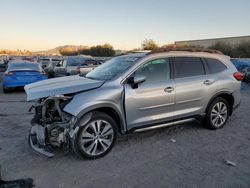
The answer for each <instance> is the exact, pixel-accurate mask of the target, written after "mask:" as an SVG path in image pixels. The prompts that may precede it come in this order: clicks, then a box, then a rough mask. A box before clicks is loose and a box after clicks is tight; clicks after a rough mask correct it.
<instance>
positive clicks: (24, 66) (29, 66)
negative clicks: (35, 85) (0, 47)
mask: <svg viewBox="0 0 250 188" xmlns="http://www.w3.org/2000/svg"><path fill="white" fill-rule="evenodd" d="M15 70H35V71H41V68H40V66H39V64H35V63H21V62H20V63H10V65H9V67H8V71H15Z"/></svg>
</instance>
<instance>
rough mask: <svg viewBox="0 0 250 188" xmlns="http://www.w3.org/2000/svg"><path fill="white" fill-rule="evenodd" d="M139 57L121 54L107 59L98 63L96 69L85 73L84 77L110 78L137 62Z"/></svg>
mask: <svg viewBox="0 0 250 188" xmlns="http://www.w3.org/2000/svg"><path fill="white" fill-rule="evenodd" d="M140 58H141V57H128V56H121V57H116V58H112V59H110V60H108V61H107V62H105V63H104V64H102V65H100V66H99V67H97V68H96V69H94V70H92V71H91V72H89V73H88V74H87V75H86V78H91V79H96V80H111V79H114V78H116V77H118V76H120V75H121V74H122V73H124V72H125V71H126V70H127V69H128V68H129V67H131V66H132V65H133V64H134V63H135V62H137V61H138V60H139V59H140Z"/></svg>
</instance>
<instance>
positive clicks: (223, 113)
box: [205, 97, 230, 130]
mask: <svg viewBox="0 0 250 188" xmlns="http://www.w3.org/2000/svg"><path fill="white" fill-rule="evenodd" d="M229 110H230V108H229V104H228V102H227V100H225V99H224V98H222V97H218V98H216V99H215V100H214V101H213V102H212V103H211V104H210V106H209V108H208V110H207V114H206V117H205V125H206V127H207V128H209V129H212V130H215V129H220V128H222V127H223V126H224V125H225V124H226V122H227V120H228V116H229Z"/></svg>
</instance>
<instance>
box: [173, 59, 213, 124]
mask: <svg viewBox="0 0 250 188" xmlns="http://www.w3.org/2000/svg"><path fill="white" fill-rule="evenodd" d="M173 62H174V67H175V68H174V69H175V84H176V85H175V90H176V97H175V103H176V104H175V112H174V118H175V119H180V118H183V117H187V116H193V115H197V114H200V113H202V112H203V110H204V106H205V103H206V101H207V95H209V90H210V88H211V86H212V84H213V80H211V78H210V79H208V77H209V76H208V75H206V70H205V64H204V62H203V60H202V59H201V58H199V57H173ZM206 81H207V82H208V81H211V83H206Z"/></svg>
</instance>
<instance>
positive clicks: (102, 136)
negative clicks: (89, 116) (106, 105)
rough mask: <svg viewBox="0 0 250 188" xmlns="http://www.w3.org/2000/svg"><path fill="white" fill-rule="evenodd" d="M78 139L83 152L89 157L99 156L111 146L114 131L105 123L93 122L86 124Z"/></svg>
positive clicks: (101, 121) (102, 121) (100, 121)
mask: <svg viewBox="0 0 250 188" xmlns="http://www.w3.org/2000/svg"><path fill="white" fill-rule="evenodd" d="M80 139H81V140H80V141H81V147H82V149H83V150H84V152H86V153H87V154H88V155H91V156H96V155H100V154H102V153H104V152H105V151H107V150H108V149H109V147H110V146H111V144H112V142H113V139H114V130H113V128H112V126H111V125H110V123H108V122H107V121H104V120H95V121H92V122H90V123H89V124H87V126H86V127H85V128H84V130H83V131H82V133H81V138H80Z"/></svg>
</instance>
